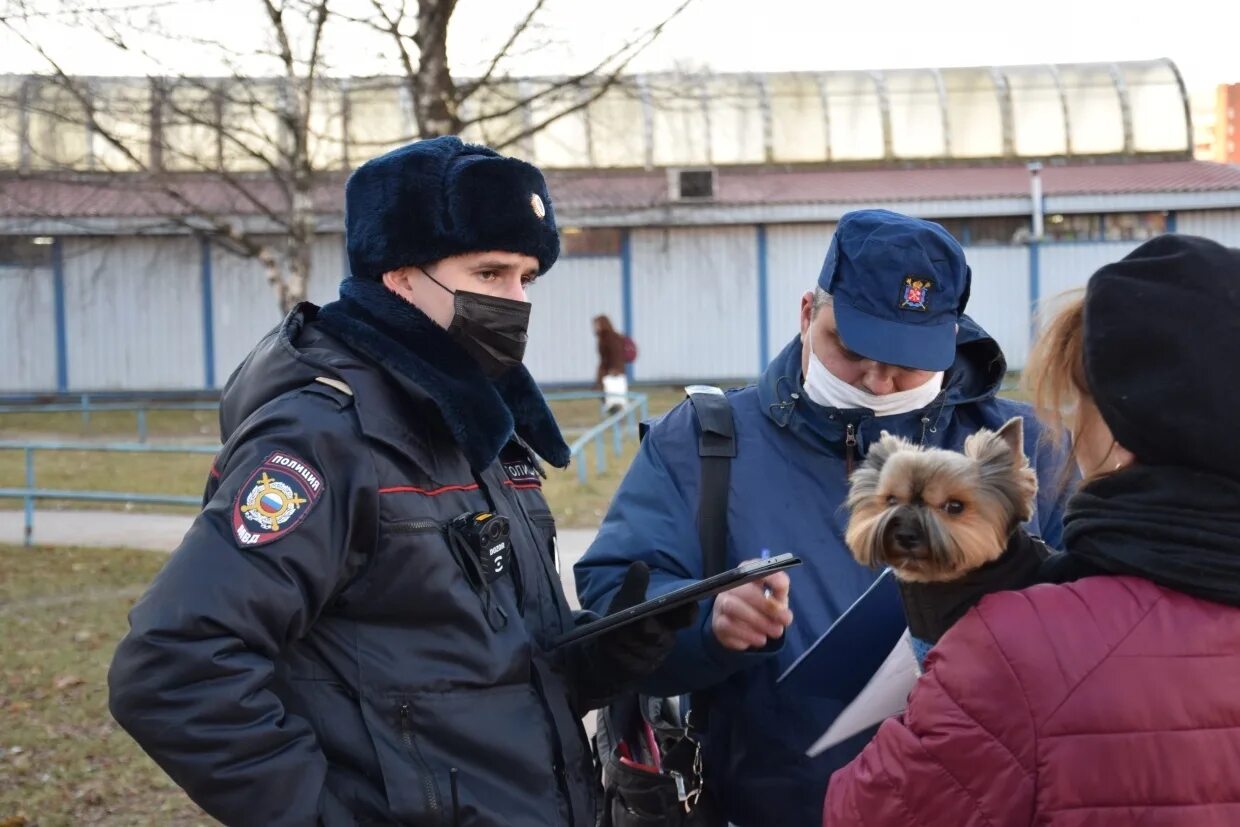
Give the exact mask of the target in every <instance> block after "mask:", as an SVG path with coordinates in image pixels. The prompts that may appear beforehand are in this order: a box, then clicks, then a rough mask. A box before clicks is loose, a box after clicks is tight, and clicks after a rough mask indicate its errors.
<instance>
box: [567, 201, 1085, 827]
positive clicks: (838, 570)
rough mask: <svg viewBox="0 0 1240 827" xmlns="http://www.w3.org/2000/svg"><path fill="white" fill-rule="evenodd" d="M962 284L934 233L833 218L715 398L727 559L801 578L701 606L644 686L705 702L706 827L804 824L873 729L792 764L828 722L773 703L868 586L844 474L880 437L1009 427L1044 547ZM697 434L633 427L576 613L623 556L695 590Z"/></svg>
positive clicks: (1051, 530) (998, 362) (805, 703)
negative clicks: (808, 286)
mask: <svg viewBox="0 0 1240 827" xmlns="http://www.w3.org/2000/svg"><path fill="white" fill-rule="evenodd" d="M970 278H971V273H970V270H969V267H968V265H967V264H966V263H965V256H964V251H963V250H962V249H961V247H960V245H959V244H957V243H956V241H955V239H953V238H952V237H951V235H949V234H948V233H947V232H946V231H945V230H944V229H943V228H942V227H941V226H939V225H937V224H934V223H932V222H929V221H923V220H920V219H916V218H911V217H908V216H904V215H899V214H896V213H892V212H888V211H885V210H862V211H857V212H853V213H849V214H847V215H845V216H844V217H843V218H842V219H841V220H840V223H839V226H838V227H837V229H836V232H835V235H834V237H833V238H832V240H831V245H830V249H829V250H828V251H827V256H826V261H825V263H824V265H823V268H822V272H821V274H820V276H819V278H818V284H817V286H816V287H815V289H813V290H811V291H809V292H806V293H805V295H804V296H802V298H801V330H800V334H799V335H798V336H797V337H796V338H794V339H793V340H792V341H791V342H790V343H789V344H788V346H787V347H786V348H784V350H783V352H782V353H780V354H779V355H778V356H777V357H775V359H774V360H773V361H772V362H771V364H770V365H769V366H768V367H767V369H766V371H765V372H764V373H763V375H762V377H761V379H760V380H759V382H758V383H757V384H756V385H751V386H749V387H745V388H741V389H735V390H730V391H728V392H727V397H726V398H727V401H728V402H729V403H730V407H731V410H732V414H733V419H734V423H735V442H736V451H735V458H734V459H732V460H731V469H730V475H729V478H728V479H729V483H728V490H727V494H726V497H727V510H726V546H725V548H726V555H725V556H726V560H725V565H726V566H728V567H730V566H733V565H736V564H738V563H740V562H742V561H744V560H746V559H751V558H755V557H758V556H759V555H760V553H761V551H762V550H763V549H771V550H772V551H774V552H795V553H796V554H797V555H799V556H800V557H801V558H802V559H803V560H804V565H802V566H801V567H799V568H797V569H794V570H793V571H792V572H791V578H789V576H788V575H786V574H782V573H781V574H777V575H774V576H772V577H770V578H768V579H767V580H766V582H765V584H751V585H749V586H745V587H742V588H738V589H736V590H734V591H732V592H728V593H726V594H723V595H720V596H719V597H718V598H716V599H715V600H714V601H713V602H712V603H706V604H704V605H703V606H702V609H703V611H702V612H701V622H700V623H698V624H696V625H694V626H692V627H690V628H688V629H685V630H683V631H681V632H680V633H679V634H678V636H677V644H676V648H675V650H674V651H673V654H672V655H671V656H670V657H669V658H668V659H667V660H666V661H665V662H664V664H663V665H662V666H661V667H660V668H659V669H658V670H656V671H655V672H654V673H653V675H652V676H651V677H650V678H648V679H647V680H646V681H645V682H644V684H643V686H642V691H643V692H646V693H649V694H652V695H679V694H683V693H689V692H693V693H701V694H694V698H695V699H697V698H701V697H706V698H708V699H709V707H708V713H707V721H706V723H705V731H704V732H703V734H702V740H703V755H704V763H705V783H704V789H705V792H706V796H707V797H708V798H709V799H710V800H712V801H713V803H714V805H715V806H716V807H717V808H718V809H719V810H720V811H721V814H722V816H721V823H722V821H726V822H728V823H731V824H735V825H740V826H741V827H762V826H763V825H774V824H778V825H781V827H784V825H788V827H796V826H797V825H804V827H808V825H818V824H820V823H821V813H822V806H823V797H824V794H825V790H826V784H827V780H828V778H829V777H830V775H831V773H832V772H833V771H834V770H835V769H837V768H838V767H840V766H842V765H844V764H845V763H847V762H848V761H849V760H851V759H852V758H853V757H854V756H855V755H856V754H857V753H858V752H859V750H860V749H861V747H862V746H864V745H865V743H866V742H867V741H868V739H869V738H870V736H871V734H872V732H873V730H870V731H867V732H865V733H862V734H860V735H858V736H855V737H853V738H851V739H849V740H847V741H845V742H843V743H842V744H840V745H838V746H836V747H833V748H831V749H829V750H827V751H825V752H823V753H821V754H820V755H818V756H817V757H815V758H812V759H811V758H807V757H806V756H805V754H804V751H805V749H806V747H807V746H808V745H809V744H810V743H812V742H813V740H814V739H815V738H816V737H817V736H818V735H819V734H821V733H822V732H823V731H824V730H825V729H826V728H827V725H828V724H829V723H830V721H831V720H832V718H833V717H834V715H835V714H836V713H837V712H838V708H830V709H828V708H824V706H823V705H822V704H817V705H816V704H815V703H814V701H813V699H807V698H796V697H792V698H790V697H784V696H783V695H781V694H780V691H779V690H778V688H777V687H776V680H777V678H778V677H779V676H780V675H781V674H782V673H783V672H784V670H785V669H787V668H788V667H789V666H790V665H791V664H792V663H793V662H795V661H796V660H797V658H798V657H800V656H801V655H802V654H803V653H804V652H805V651H806V650H807V648H808V647H809V646H811V645H812V644H813V643H814V641H815V640H817V638H818V637H819V636H820V635H821V634H822V633H823V632H824V631H826V629H828V628H829V627H830V626H831V624H832V623H833V622H834V621H835V620H836V619H838V618H839V617H840V615H841V614H842V613H843V612H844V611H845V610H846V609H847V608H848V607H849V606H851V605H852V604H853V603H854V601H856V600H857V599H858V598H859V597H860V596H861V594H862V593H863V592H864V591H865V590H866V589H867V587H869V586H870V585H871V584H872V583H873V581H874V579H875V577H876V576H877V573H876V572H874V571H872V570H870V569H868V568H864V567H862V566H860V565H858V564H857V563H856V562H855V561H854V560H853V559H852V557H851V555H850V554H849V551H848V549H847V547H846V546H845V544H844V528H845V525H846V523H847V519H848V513H847V510H846V509H845V508H844V502H845V499H846V496H847V486H848V477H849V474H850V473H851V471H852V469H853V467H854V466H855V465H856V464H857V463H858V462H859V461H860V460H861V459H862V458H863V457H864V456H865V453H866V450H867V447H868V446H869V445H870V444H872V443H873V442H874V441H876V440H877V439H878V438H879V435H880V433H881V432H882V431H888V432H890V433H893V434H897V435H900V436H903V437H905V438H908V439H911V440H913V441H914V442H917V443H920V444H923V445H928V446H936V447H946V448H951V449H957V450H958V449H959V448H960V447H961V446H962V444H963V442H964V440H965V438H966V437H967V436H969V434H971V433H973V432H975V431H976V430H978V429H979V428H992V429H997V428H998V427H1000V426H1001V425H1003V423H1004V422H1006V421H1007V420H1008V419H1010V418H1011V417H1013V416H1026V417H1027V418H1026V420H1025V423H1026V424H1025V443H1024V444H1025V446H1026V450H1027V451H1028V452H1030V454H1031V457H1030V458H1031V461H1032V462H1033V465H1034V467H1035V468H1036V469H1037V472H1038V475H1039V478H1040V480H1041V482H1042V483H1043V484H1042V486H1041V493H1040V494H1039V499H1038V503H1037V512H1036V513H1035V515H1034V516H1033V519H1032V520H1031V521H1030V522H1029V524H1028V525H1027V526H1026V529H1027V530H1028V531H1029V532H1030V533H1032V534H1034V535H1040V536H1041V537H1042V538H1043V539H1044V540H1045V541H1046V542H1047V543H1048V544H1050V545H1052V546H1055V545H1057V544H1058V543H1059V540H1060V531H1061V525H1060V523H1061V515H1062V498H1061V497H1057V496H1056V492H1057V490H1058V489H1059V488H1060V486H1057V485H1055V484H1054V483H1055V477H1056V475H1057V473H1058V470H1059V468H1060V467H1061V463H1060V462H1059V461H1057V460H1056V458H1054V457H1052V456H1050V454H1051V453H1052V452H1049V451H1047V450H1045V449H1043V448H1039V440H1038V435H1039V429H1038V426H1037V424H1036V422H1035V420H1034V419H1033V418H1032V416H1031V413H1032V411H1031V409H1030V408H1029V407H1028V406H1027V405H1024V404H1022V403H1018V402H1014V401H1010V400H1006V399H1001V398H999V397H998V396H997V392H998V390H999V387H1000V385H1001V383H1002V381H1003V378H1004V374H1005V371H1006V363H1005V361H1004V358H1003V354H1002V353H1001V351H1000V349H999V346H998V344H997V343H996V342H995V341H994V339H992V338H991V337H990V336H988V335H987V334H986V333H985V332H984V331H983V330H982V329H981V328H980V327H979V326H978V325H977V324H976V323H975V322H974V321H973V320H971V319H970V318H969V317H968V316H966V315H964V310H965V306H966V304H967V302H968V297H969V287H970ZM701 435H702V431H701V427H700V425H699V422H698V419H697V417H696V416H695V413H694V409H693V405H692V404H690V403H689V402H686V403H683V404H681V405H680V406H678V407H676V408H675V409H673V410H672V411H670V412H669V413H667V414H666V415H665V416H664V417H663V418H662V419H660V420H659V421H657V422H656V423H654V424H653V425H652V426H651V427H650V430H649V431H648V433H647V434H646V437H645V439H644V441H643V443H642V446H641V450H640V452H639V454H638V456H637V458H636V459H635V461H634V463H633V466H632V467H631V468H630V470H629V472H628V474H627V476H626V477H625V479H624V482H623V483H622V485H621V487H620V490H619V491H618V492H617V494H616V498H615V500H614V501H613V502H612V504H611V508H610V510H609V511H608V514H607V517H606V518H605V519H604V521H603V525H602V527H601V529H600V531H599V533H598V536H597V538H596V539H595V541H594V543H593V545H591V547H590V549H589V551H588V552H587V553H586V555H585V557H584V558H583V559H582V560H581V561H580V562H578V563H577V565H576V568H575V572H576V577H577V585H578V593H579V594H580V596H581V600H582V604H583V606H586V607H591V606H594V607H598V606H605V605H606V604H607V601H608V600H609V599H610V596H611V595H613V594H614V593H615V592H616V590H617V588H618V587H619V586H620V583H621V581H622V580H623V577H624V572H625V570H626V568H627V567H628V566H629V565H630V564H631V563H632V562H634V561H639V560H640V561H645V562H646V563H648V564H649V566H650V570H651V593H652V594H656V593H659V592H663V591H666V590H669V589H673V588H676V587H678V586H681V585H684V584H685V583H686V582H688V581H691V580H694V579H696V578H698V577H700V576H702V572H703V549H702V545H703V543H702V541H701V540H700V539H699V537H700V533H699V529H700V528H701V526H699V525H698V522H697V518H698V513H699V497H700V494H701V489H702V484H701V483H702V470H701V469H702V459H701V457H699V437H700V436H701ZM702 536H704V535H702ZM768 590H769V597H768ZM840 668H841V669H848V668H849V664H840Z"/></svg>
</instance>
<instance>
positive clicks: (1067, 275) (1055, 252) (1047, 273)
mask: <svg viewBox="0 0 1240 827" xmlns="http://www.w3.org/2000/svg"><path fill="white" fill-rule="evenodd" d="M1139 244H1140V242H1136V241H1104V242H1089V243H1069V244H1044V245H1043V246H1042V251H1041V257H1040V267H1039V273H1040V278H1039V291H1038V295H1039V301H1040V303H1045V302H1051V301H1054V300H1055V299H1056V298H1057V297H1059V295H1060V294H1061V293H1064V292H1066V291H1068V290H1074V289H1077V288H1080V287H1084V286H1085V284H1086V283H1087V282H1088V281H1089V277H1090V276H1092V275H1093V274H1094V272H1095V271H1097V270H1098V268H1100V267H1101V266H1102V265H1104V264H1109V263H1111V262H1113V261H1119V260H1120V259H1121V258H1123V257H1124V256H1126V255H1128V254H1129V253H1130V252H1132V251H1133V250H1134V249H1135V248H1136V247H1137V246H1139Z"/></svg>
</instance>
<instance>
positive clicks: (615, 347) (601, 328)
mask: <svg viewBox="0 0 1240 827" xmlns="http://www.w3.org/2000/svg"><path fill="white" fill-rule="evenodd" d="M594 335H595V336H596V337H597V339H598V374H597V376H596V377H595V380H594V387H595V389H596V390H602V387H603V377H604V376H615V375H617V374H621V373H624V337H623V336H621V335H620V334H619V333H617V332H616V329H615V328H614V327H612V324H611V319H609V318H607V317H606V316H595V317H594Z"/></svg>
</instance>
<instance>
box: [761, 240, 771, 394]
mask: <svg viewBox="0 0 1240 827" xmlns="http://www.w3.org/2000/svg"><path fill="white" fill-rule="evenodd" d="M767 281H768V273H767V255H766V225H765V224H759V225H758V375H759V376H761V375H762V371H764V370H766V365H767V363H768V362H770V361H771V353H770V350H771V349H770V344H769V339H770V330H769V321H768V319H767V315H768V314H767V309H768V306H769V305H768V301H769V297H768V296H767Z"/></svg>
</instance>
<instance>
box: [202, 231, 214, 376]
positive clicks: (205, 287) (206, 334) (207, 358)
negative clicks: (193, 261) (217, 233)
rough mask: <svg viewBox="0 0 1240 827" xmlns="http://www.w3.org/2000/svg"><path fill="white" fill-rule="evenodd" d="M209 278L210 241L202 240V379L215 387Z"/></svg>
mask: <svg viewBox="0 0 1240 827" xmlns="http://www.w3.org/2000/svg"><path fill="white" fill-rule="evenodd" d="M213 282H214V279H213V278H212V276H211V239H209V238H207V237H206V236H203V238H202V378H203V383H204V387H206V388H207V389H208V390H210V389H211V388H214V387H215V291H214V284H213Z"/></svg>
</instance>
